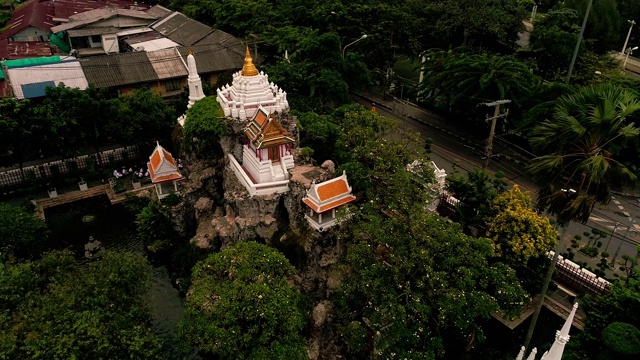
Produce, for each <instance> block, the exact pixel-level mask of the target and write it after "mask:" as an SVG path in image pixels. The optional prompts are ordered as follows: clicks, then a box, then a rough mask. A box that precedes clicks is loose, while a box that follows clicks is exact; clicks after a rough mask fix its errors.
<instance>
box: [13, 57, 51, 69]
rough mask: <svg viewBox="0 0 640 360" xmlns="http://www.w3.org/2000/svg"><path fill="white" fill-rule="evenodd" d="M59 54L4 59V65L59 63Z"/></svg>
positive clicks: (20, 65)
mask: <svg viewBox="0 0 640 360" xmlns="http://www.w3.org/2000/svg"><path fill="white" fill-rule="evenodd" d="M60 61H61V60H60V56H57V55H56V56H43V57H37V58H28V59H16V60H5V61H4V66H6V67H8V68H17V67H24V66H34V65H47V64H55V63H59V62H60Z"/></svg>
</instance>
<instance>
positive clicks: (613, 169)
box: [525, 84, 640, 347]
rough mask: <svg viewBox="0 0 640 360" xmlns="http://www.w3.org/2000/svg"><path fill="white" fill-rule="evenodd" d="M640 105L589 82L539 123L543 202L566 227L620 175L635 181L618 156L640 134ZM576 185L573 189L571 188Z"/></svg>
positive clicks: (535, 164)
mask: <svg viewBox="0 0 640 360" xmlns="http://www.w3.org/2000/svg"><path fill="white" fill-rule="evenodd" d="M638 110H640V102H639V101H638V99H637V98H636V97H635V95H634V94H633V93H631V92H629V91H628V90H626V89H623V88H619V87H617V86H615V85H612V84H603V85H592V86H589V87H583V88H580V89H578V91H577V92H576V93H575V94H573V95H567V96H564V97H563V98H561V99H560V100H558V103H557V104H556V107H555V113H554V115H553V119H552V120H545V121H543V122H542V124H540V125H538V126H536V127H535V128H534V129H533V131H532V136H531V138H530V139H529V141H530V142H531V145H532V146H533V148H534V150H536V151H538V152H542V153H545V154H546V155H541V156H538V157H536V158H534V159H533V160H532V161H531V164H530V165H529V171H530V173H531V174H532V175H533V176H534V179H535V180H536V181H537V182H538V183H539V184H540V185H541V187H540V190H539V197H538V205H540V206H541V208H543V209H546V210H547V211H548V212H549V213H551V214H554V215H556V217H557V220H558V224H559V225H560V226H562V227H563V229H562V231H561V235H560V240H562V238H563V237H564V233H565V232H566V228H567V227H566V225H567V224H568V223H569V222H570V221H571V220H578V221H581V222H582V223H585V222H587V220H589V216H590V215H591V211H592V210H593V207H594V206H595V204H596V203H597V202H600V203H607V202H608V201H609V200H610V199H611V188H610V183H611V181H612V180H613V179H614V178H618V179H623V180H624V179H626V180H635V178H636V175H635V174H633V173H632V172H631V171H629V169H627V167H626V166H625V165H624V164H623V163H621V162H620V161H618V160H616V159H615V157H616V155H617V153H618V151H619V149H620V148H621V147H622V146H624V144H625V142H626V139H629V138H632V137H634V136H638V134H639V133H640V129H638V128H637V127H636V126H635V124H634V123H633V122H631V123H628V121H627V116H629V115H631V114H633V113H634V112H636V111H638ZM569 188H575V189H574V190H572V191H567V190H566V189H569ZM559 247H560V246H559V245H558V248H556V251H555V255H554V258H553V260H552V261H551V265H550V266H549V269H548V272H547V275H546V278H545V281H544V284H543V286H542V291H541V296H540V302H539V303H538V305H537V307H536V312H535V313H534V315H533V318H532V320H531V324H530V326H529V331H528V332H527V336H526V338H525V347H526V346H528V345H529V340H530V339H531V336H532V335H533V330H534V328H535V325H536V321H537V319H538V315H539V314H540V309H541V307H542V302H543V299H544V295H545V294H546V292H547V289H548V287H549V283H550V281H551V275H552V274H553V270H554V268H555V264H556V262H557V259H558V253H559Z"/></svg>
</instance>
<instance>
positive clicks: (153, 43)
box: [130, 38, 179, 51]
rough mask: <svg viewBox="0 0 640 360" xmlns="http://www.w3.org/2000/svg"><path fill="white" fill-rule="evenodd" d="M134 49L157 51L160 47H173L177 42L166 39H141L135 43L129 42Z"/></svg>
mask: <svg viewBox="0 0 640 360" xmlns="http://www.w3.org/2000/svg"><path fill="white" fill-rule="evenodd" d="M130 45H131V47H132V48H134V50H136V51H157V50H162V49H168V48H174V47H176V46H179V44H177V43H175V42H173V41H171V40H169V39H167V38H162V39H155V40H149V41H142V42H139V43H136V44H130Z"/></svg>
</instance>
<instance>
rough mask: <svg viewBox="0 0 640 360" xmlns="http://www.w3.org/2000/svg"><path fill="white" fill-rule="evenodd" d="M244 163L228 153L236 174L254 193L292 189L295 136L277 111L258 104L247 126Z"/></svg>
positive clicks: (265, 193)
mask: <svg viewBox="0 0 640 360" xmlns="http://www.w3.org/2000/svg"><path fill="white" fill-rule="evenodd" d="M244 134H245V139H244V141H245V143H244V146H243V147H242V165H240V164H238V162H237V160H236V159H235V158H234V157H233V155H231V154H230V155H229V159H230V161H231V165H232V168H233V170H234V172H235V173H236V176H237V177H238V179H239V180H240V182H242V183H243V185H244V186H245V187H246V188H247V190H248V191H249V193H250V194H251V195H268V194H275V193H282V192H286V191H289V171H288V169H291V168H293V167H294V166H295V164H294V160H293V154H292V147H293V142H294V139H293V137H292V136H291V135H290V134H289V132H288V131H287V130H286V129H285V128H284V127H282V125H281V124H280V122H279V121H278V119H277V118H276V116H275V115H274V114H269V113H268V111H267V110H266V109H264V108H263V107H259V108H258V111H257V112H256V114H255V116H254V117H253V119H251V121H250V122H249V124H248V125H247V126H246V127H245V128H244Z"/></svg>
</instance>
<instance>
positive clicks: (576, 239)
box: [571, 234, 582, 242]
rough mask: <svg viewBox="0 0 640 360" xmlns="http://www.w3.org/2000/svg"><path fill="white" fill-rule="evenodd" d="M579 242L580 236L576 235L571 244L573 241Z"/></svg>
mask: <svg viewBox="0 0 640 360" xmlns="http://www.w3.org/2000/svg"><path fill="white" fill-rule="evenodd" d="M579 240H582V236H580V235H578V234H576V235H575V236H574V237H573V240H571V242H573V241H579Z"/></svg>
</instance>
